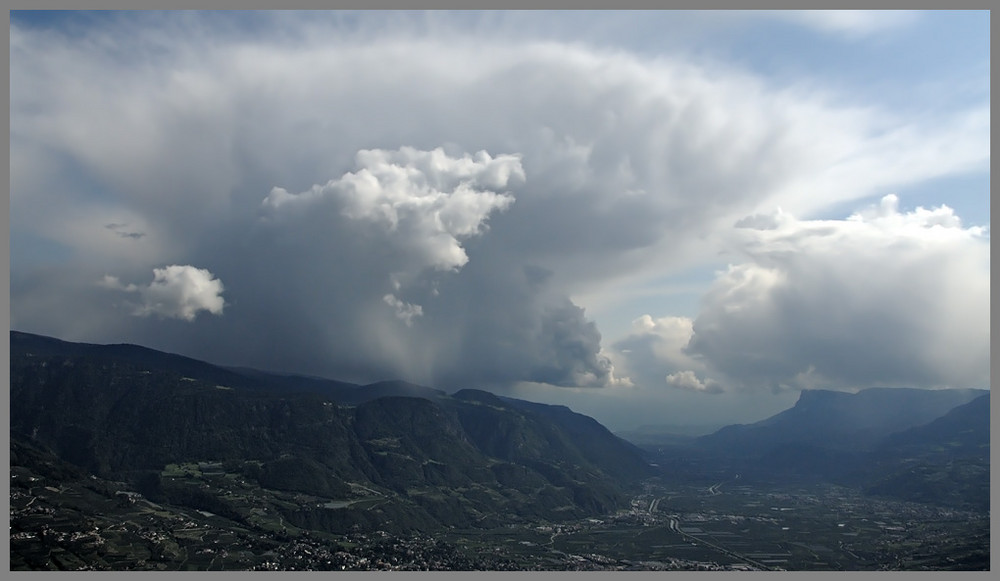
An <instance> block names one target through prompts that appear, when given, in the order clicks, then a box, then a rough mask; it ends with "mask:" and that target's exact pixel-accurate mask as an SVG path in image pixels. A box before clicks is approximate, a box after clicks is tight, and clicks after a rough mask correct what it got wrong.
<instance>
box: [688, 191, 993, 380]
mask: <svg viewBox="0 0 1000 581" xmlns="http://www.w3.org/2000/svg"><path fill="white" fill-rule="evenodd" d="M767 228H770V229H751V228H744V229H740V230H737V231H735V234H734V239H735V240H738V243H737V244H738V245H739V246H740V247H741V249H742V252H743V253H744V255H745V256H746V257H747V258H748V260H747V261H746V262H743V263H740V264H734V265H731V266H730V267H729V269H728V270H727V271H725V272H723V273H721V274H720V275H719V277H718V278H717V280H716V281H715V283H714V285H713V286H712V288H711V289H710V290H709V292H708V293H707V294H706V295H705V297H704V299H703V306H702V310H701V312H700V313H699V315H698V317H697V318H696V319H695V321H694V326H693V329H694V334H693V336H692V339H691V342H690V344H689V345H688V347H687V349H686V353H688V354H689V355H691V356H692V357H696V358H699V359H700V360H701V361H703V362H704V364H705V365H706V366H707V367H708V368H709V369H713V370H716V371H720V372H723V373H725V374H726V375H727V376H728V382H731V383H732V384H733V385H734V386H738V387H746V388H755V387H756V388H759V387H770V388H772V389H781V388H789V389H798V388H804V387H831V388H856V387H870V386H877V385H888V386H897V385H900V386H914V387H978V388H981V387H985V386H988V385H989V343H990V333H989V315H990V299H989V291H990V281H989V260H990V256H989V255H990V250H989V238H988V236H987V235H986V233H985V232H984V231H983V229H981V228H963V227H962V225H961V221H960V220H959V219H958V217H957V216H955V215H954V213H953V212H952V210H951V209H950V208H947V207H946V206H942V207H938V208H934V209H924V208H917V209H915V210H913V211H910V212H900V211H899V210H898V208H897V199H896V197H895V196H886V197H884V198H883V200H882V202H881V203H880V204H879V205H878V206H877V207H872V208H869V209H867V210H866V211H863V212H859V213H857V214H855V215H852V216H851V217H850V218H848V219H847V220H814V221H808V220H805V221H799V220H794V219H790V218H788V217H786V219H785V220H783V222H782V224H781V225H780V226H779V227H777V228H771V225H767Z"/></svg>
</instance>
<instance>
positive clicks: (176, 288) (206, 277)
mask: <svg viewBox="0 0 1000 581" xmlns="http://www.w3.org/2000/svg"><path fill="white" fill-rule="evenodd" d="M100 284H101V286H103V287H105V288H109V289H114V290H121V291H125V292H135V293H139V296H140V297H142V303H141V304H140V305H138V306H136V308H135V310H134V311H133V312H132V314H133V315H135V316H139V317H147V316H149V315H158V316H160V317H164V318H173V319H184V320H185V321H194V319H195V317H196V316H197V314H198V312H199V311H208V312H209V313H211V314H213V315H221V314H222V310H223V308H224V307H225V300H224V299H223V298H222V291H223V286H222V281H221V280H219V279H217V278H215V275H213V274H212V273H211V272H209V271H208V270H206V269H203V268H195V267H193V266H188V265H185V266H180V265H176V264H173V265H170V266H167V267H165V268H154V269H153V282H151V283H150V284H149V285H148V286H137V285H135V284H128V285H123V284H122V283H121V282H120V281H119V280H118V278H117V277H114V276H111V275H105V276H104V278H103V279H102V280H101V282H100Z"/></svg>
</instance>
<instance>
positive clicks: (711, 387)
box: [666, 370, 723, 393]
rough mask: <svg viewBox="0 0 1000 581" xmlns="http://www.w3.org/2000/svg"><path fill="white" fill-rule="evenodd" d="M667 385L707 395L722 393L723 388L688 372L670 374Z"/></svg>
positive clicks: (712, 381)
mask: <svg viewBox="0 0 1000 581" xmlns="http://www.w3.org/2000/svg"><path fill="white" fill-rule="evenodd" d="M666 380H667V385H669V386H671V387H676V388H677V389H684V390H687V391H701V392H705V393H722V391H723V389H722V386H721V385H720V384H719V383H718V382H717V381H714V380H711V379H709V380H706V381H702V380H701V379H699V378H698V376H697V375H695V373H694V372H693V371H690V370H686V371H680V372H677V373H671V374H668V375H667V377H666Z"/></svg>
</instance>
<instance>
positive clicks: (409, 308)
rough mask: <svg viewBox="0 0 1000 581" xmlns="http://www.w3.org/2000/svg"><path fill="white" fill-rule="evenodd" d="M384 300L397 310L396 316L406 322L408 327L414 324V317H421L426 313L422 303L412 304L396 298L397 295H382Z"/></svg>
mask: <svg viewBox="0 0 1000 581" xmlns="http://www.w3.org/2000/svg"><path fill="white" fill-rule="evenodd" d="M382 302H384V303H385V304H387V305H389V306H390V307H392V308H393V309H395V311H396V317H398V318H399V319H400V320H401V321H403V322H404V323H406V326H407V327H410V326H412V325H413V319H414V317H420V316H422V315H423V314H424V309H423V307H421V306H420V305H411V304H410V303H406V302H403V301H401V300H399V299H398V298H396V295H391V294H389V295H385V296H384V297H382Z"/></svg>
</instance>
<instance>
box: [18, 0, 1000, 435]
mask: <svg viewBox="0 0 1000 581" xmlns="http://www.w3.org/2000/svg"><path fill="white" fill-rule="evenodd" d="M10 85H11V92H10V99H11V103H10V171H11V179H10V212H11V214H10V216H11V219H10V227H11V231H10V239H11V270H10V285H11V295H10V296H11V298H10V312H11V328H12V329H16V330H20V331H26V332H33V333H40V334H45V335H50V336H55V337H58V338H61V339H64V340H70V341H86V342H95V343H123V342H127V343H137V344H141V345H145V346H148V347H151V348H155V349H160V350H164V351H169V352H175V353H181V354H184V355H187V356H190V357H195V358H198V359H203V360H206V361H210V362H213V363H218V364H223V365H238V366H250V367H256V368H260V369H267V370H273V371H284V372H295V373H302V374H308V375H315V376H322V377H329V378H334V379H339V380H344V381H353V382H358V383H369V382H374V381H379V380H385V379H404V380H407V381H411V382H414V383H420V384H424V385H431V386H435V387H439V388H442V389H445V390H448V391H454V390H457V389H461V388H469V387H471V388H479V389H487V390H490V391H493V392H495V393H498V394H501V395H508V396H513V397H520V398H523V399H529V400H533V401H541V402H545V403H553V404H561V405H567V406H569V407H570V408H572V409H574V410H576V411H579V412H581V413H585V414H588V415H591V416H593V417H595V418H596V419H598V420H599V421H601V422H602V423H604V424H605V425H607V426H608V427H610V428H612V429H617V430H627V429H634V428H637V427H639V426H642V425H672V426H694V425H701V426H719V425H724V424H728V423H749V422H754V421H758V420H760V419H763V418H765V417H768V416H770V415H772V414H774V413H777V412H779V411H781V410H783V409H786V408H788V407H790V406H791V405H793V404H794V402H795V401H796V399H797V398H798V396H799V393H800V392H801V391H802V390H804V389H834V390H844V391H856V390H859V389H864V388H868V387H901V386H905V387H919V388H927V389H941V388H979V389H988V388H989V363H990V362H989V343H990V336H989V318H990V317H989V315H990V301H989V291H990V286H989V259H990V246H989V244H990V224H989V160H990V156H989V129H990V109H989V13H988V12H984V11H978V12H977V11H961V12H933V13H926V12H875V11H871V12H866V11H860V12H854V11H839V12H822V11H813V12H767V11H757V12H736V11H732V12H725V11H722V12H718V11H713V12H634V11H630V12H601V13H591V12H545V11H532V12H469V13H466V12H432V13H420V12H326V13H323V12H308V13H297V12H264V13H257V12H246V13H241V12H204V13H202V12H135V13H117V12H107V13H103V12H102V13H87V12H55V13H33V12H13V13H12V14H11V27H10Z"/></svg>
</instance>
